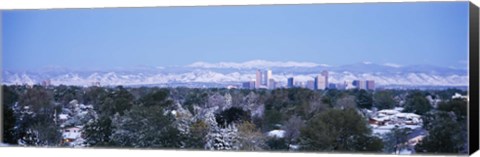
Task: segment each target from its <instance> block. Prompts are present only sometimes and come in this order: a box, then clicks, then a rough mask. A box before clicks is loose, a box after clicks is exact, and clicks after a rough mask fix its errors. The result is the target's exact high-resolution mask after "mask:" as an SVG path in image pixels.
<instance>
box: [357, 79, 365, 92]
mask: <svg viewBox="0 0 480 157" xmlns="http://www.w3.org/2000/svg"><path fill="white" fill-rule="evenodd" d="M358 88H359V89H364V90H366V89H367V81H365V80H360V81H359V82H358Z"/></svg>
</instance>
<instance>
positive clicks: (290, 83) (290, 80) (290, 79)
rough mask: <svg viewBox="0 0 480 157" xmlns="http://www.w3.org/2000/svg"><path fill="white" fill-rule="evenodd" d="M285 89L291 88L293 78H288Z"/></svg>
mask: <svg viewBox="0 0 480 157" xmlns="http://www.w3.org/2000/svg"><path fill="white" fill-rule="evenodd" d="M287 87H288V88H293V77H290V78H288V84H287Z"/></svg>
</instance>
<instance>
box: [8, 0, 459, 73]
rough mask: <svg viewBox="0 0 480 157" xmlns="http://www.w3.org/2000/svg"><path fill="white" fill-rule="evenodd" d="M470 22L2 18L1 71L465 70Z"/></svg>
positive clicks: (354, 13)
mask: <svg viewBox="0 0 480 157" xmlns="http://www.w3.org/2000/svg"><path fill="white" fill-rule="evenodd" d="M378 13H381V15H379V14H378ZM465 15H468V2H442V3H438V2H433V3H432V2H429V3H378V4H348V5H341V4H318V5H271V6H225V7H164V8H114V9H91V10H90V9H89V10H86V9H68V10H60V9H55V10H13V11H2V23H3V24H2V25H3V27H2V32H3V33H2V37H3V41H2V42H3V43H2V44H3V47H2V52H3V54H2V60H3V61H2V67H3V69H5V70H10V69H24V70H31V69H35V68H41V67H63V68H73V69H92V68H93V69H94V68H97V69H109V68H110V69H111V68H115V67H134V66H152V67H158V66H159V67H164V66H175V65H177V66H185V65H189V64H192V63H195V62H199V61H202V62H207V63H219V62H235V63H241V62H246V61H251V60H269V61H279V62H286V61H296V62H310V63H317V64H327V65H330V66H340V65H345V64H351V63H359V62H373V63H378V64H382V65H392V66H402V65H403V66H405V65H416V64H428V65H435V66H442V67H454V68H464V67H466V66H467V65H468V63H467V59H468V51H467V48H468V42H467V40H468V31H467V30H468V29H466V28H467V27H468V22H467V21H468V18H467V17H468V16H465ZM345 56H348V57H345ZM59 58H61V59H59Z"/></svg>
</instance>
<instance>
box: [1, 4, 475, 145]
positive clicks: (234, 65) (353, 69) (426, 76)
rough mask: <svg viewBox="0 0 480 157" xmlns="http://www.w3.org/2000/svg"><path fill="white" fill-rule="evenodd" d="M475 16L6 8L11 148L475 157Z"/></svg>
mask: <svg viewBox="0 0 480 157" xmlns="http://www.w3.org/2000/svg"><path fill="white" fill-rule="evenodd" d="M468 7H469V3H468V2H425V3H358V4H301V5H257V6H248V5H247V6H198V7H195V6H191V7H152V8H97V9H47V10H3V11H2V12H1V15H2V27H1V28H2V69H1V70H2V79H1V82H2V90H1V91H2V110H3V113H2V117H3V121H2V126H3V127H2V131H3V134H2V141H1V142H2V143H1V145H2V146H10V147H74V148H117V149H145V148H148V149H175V150H208V151H217V150H218V151H225V150H230V151H258V152H262V151H265V152H275V151H284V152H340V153H342V152H348V153H379V154H467V153H468V147H469V146H468V136H467V135H468V131H467V117H468V116H467V106H468V104H469V99H468V95H467V94H468V84H469V83H468V82H469V76H468V28H469V27H468V13H469V12H468Z"/></svg>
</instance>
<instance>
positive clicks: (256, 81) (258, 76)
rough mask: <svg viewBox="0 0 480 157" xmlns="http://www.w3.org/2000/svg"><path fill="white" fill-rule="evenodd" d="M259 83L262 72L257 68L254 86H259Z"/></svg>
mask: <svg viewBox="0 0 480 157" xmlns="http://www.w3.org/2000/svg"><path fill="white" fill-rule="evenodd" d="M260 85H262V72H261V71H260V70H257V75H256V79H255V88H260Z"/></svg>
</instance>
